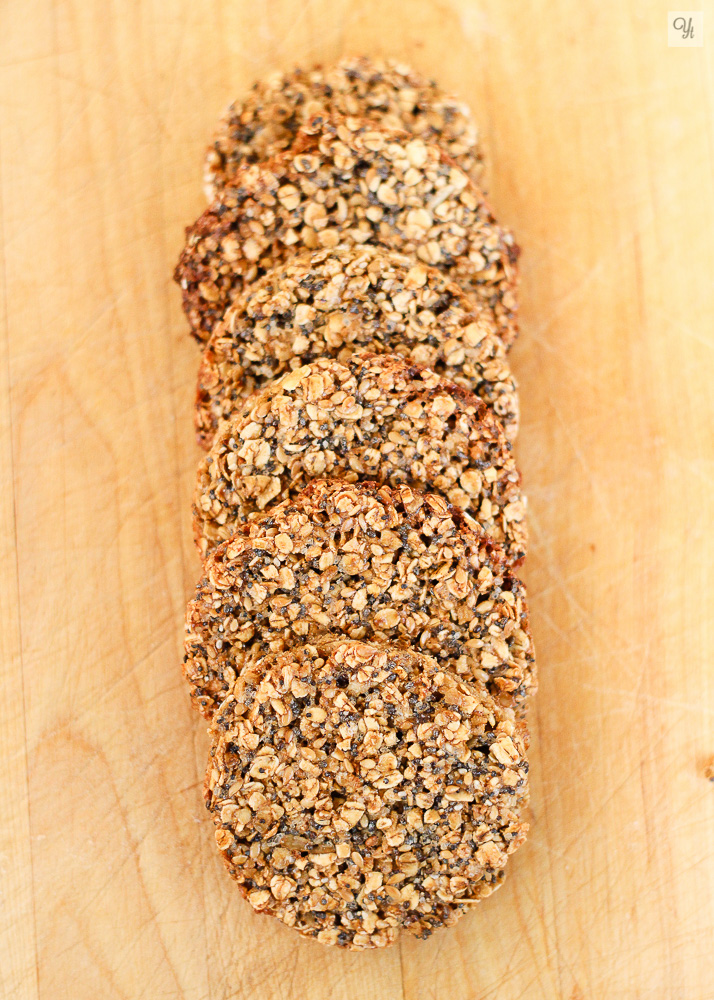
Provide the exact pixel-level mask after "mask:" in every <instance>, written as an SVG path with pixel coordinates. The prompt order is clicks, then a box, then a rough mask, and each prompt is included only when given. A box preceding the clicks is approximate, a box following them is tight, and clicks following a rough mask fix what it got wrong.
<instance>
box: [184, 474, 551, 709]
mask: <svg viewBox="0 0 714 1000" xmlns="http://www.w3.org/2000/svg"><path fill="white" fill-rule="evenodd" d="M203 572H204V575H203V578H202V579H201V581H200V582H199V584H198V587H197V589H196V594H195V597H194V599H193V600H192V601H191V602H190V603H189V605H188V609H187V614H186V637H185V656H184V674H185V676H186V679H187V680H188V683H189V686H190V689H191V697H192V699H193V701H194V704H195V705H196V707H197V708H198V709H199V711H201V712H203V714H204V715H206V716H209V717H210V716H211V715H212V714H213V712H214V711H215V709H216V708H217V707H218V705H219V704H220V703H221V702H222V701H223V699H224V698H225V697H226V695H227V694H229V693H230V691H231V689H232V687H233V685H234V684H235V682H236V678H237V677H238V675H239V674H240V671H241V669H242V667H243V664H244V662H245V660H246V657H247V656H254V655H260V654H262V653H266V652H279V651H280V650H283V649H286V648H290V647H292V646H294V645H296V644H297V643H299V642H308V641H311V640H312V639H313V638H314V637H315V636H316V635H318V634H320V633H322V632H324V631H325V630H334V631H336V632H338V633H344V634H345V635H347V636H348V637H349V638H352V639H365V640H368V641H372V640H375V641H378V642H388V643H391V644H396V645H399V646H401V647H408V646H411V647H412V648H414V649H418V650H420V651H422V652H425V653H429V654H431V655H433V656H435V657H436V658H437V659H439V660H440V661H442V662H445V663H448V665H449V669H450V670H452V671H454V672H456V673H458V674H460V675H464V676H466V677H473V678H475V679H476V680H477V681H478V682H479V683H487V684H488V685H489V690H490V692H491V694H492V695H494V697H497V698H499V699H501V700H502V702H503V703H504V704H512V705H516V706H517V707H518V708H519V710H520V709H521V708H522V707H523V704H524V699H525V697H526V695H527V694H528V693H529V691H530V690H531V689H532V688H533V686H534V676H533V646H532V641H531V638H530V631H529V628H528V611H527V606H526V596H525V588H524V586H523V584H522V583H521V581H520V580H519V579H518V578H517V577H516V576H515V575H514V574H513V573H511V572H510V571H509V568H508V566H507V564H506V561H505V557H504V553H503V550H502V549H501V547H500V546H497V545H496V544H495V543H494V542H492V541H491V540H490V539H488V538H487V536H486V535H485V534H484V533H483V532H482V531H481V530H480V529H479V528H478V527H476V528H473V529H472V528H471V527H469V525H468V524H467V523H466V520H465V517H464V515H463V514H462V513H461V512H460V511H458V510H456V509H454V508H450V507H449V506H448V504H447V503H446V502H445V501H444V500H443V499H442V498H441V497H438V496H433V495H426V496H425V495H423V494H419V493H415V492H414V491H412V490H411V489H410V488H409V487H407V486H399V487H394V488H390V487H387V486H378V485H377V484H375V483H359V484H355V485H350V484H346V483H341V482H339V481H335V482H327V481H324V480H316V481H315V482H313V483H311V484H310V486H308V487H307V488H306V489H305V490H303V491H302V493H300V494H299V495H298V496H297V497H296V498H295V499H294V500H291V501H288V502H285V503H283V504H280V505H279V506H277V507H274V508H272V509H271V510H270V511H268V512H266V513H265V514H263V515H262V516H260V517H258V518H256V519H255V520H252V521H248V522H244V523H243V524H242V525H240V526H239V527H238V529H237V530H236V532H235V534H234V535H233V536H232V537H231V538H230V539H229V541H227V542H224V543H223V544H222V545H219V546H218V548H217V549H215V550H214V551H213V552H212V553H211V554H210V555H209V556H208V558H207V559H206V562H205V565H204V571H203Z"/></svg>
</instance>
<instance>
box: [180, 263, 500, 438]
mask: <svg viewBox="0 0 714 1000" xmlns="http://www.w3.org/2000/svg"><path fill="white" fill-rule="evenodd" d="M359 348H365V349H368V350H371V351H374V352H375V353H377V354H383V353H386V354H400V355H402V356H403V357H406V358H409V359H410V360H412V361H416V362H418V363H420V364H423V365H426V367H427V368H431V369H433V370H434V371H436V372H437V373H438V374H440V375H442V376H444V377H445V378H448V379H451V380H452V381H453V382H456V383H457V384H458V385H461V386H463V387H464V388H466V389H470V390H471V391H472V392H474V393H476V395H477V396H478V397H479V398H480V399H483V401H484V402H485V403H487V404H488V406H489V407H490V408H491V409H492V410H493V412H494V413H495V414H496V416H497V417H498V418H499V420H500V421H501V423H502V424H503V428H504V431H505V432H506V436H507V437H508V438H509V440H511V441H513V440H514V439H515V437H516V434H517V431H518V392H517V384H516V380H515V378H514V376H513V373H512V371H511V368H510V365H509V363H508V359H507V356H506V352H505V349H504V347H503V342H502V341H501V338H500V337H499V335H498V329H497V327H496V324H495V321H494V318H493V315H492V314H491V312H490V310H489V309H487V308H485V307H479V305H478V303H477V302H476V301H475V300H474V299H473V298H472V297H470V296H468V295H466V293H465V292H464V291H463V290H462V289H461V288H459V286H458V285H456V284H454V282H452V281H449V279H448V278H447V277H446V275H445V274H442V272H441V271H438V270H437V269H436V268H433V267H427V266H426V265H425V264H422V263H415V261H414V259H413V258H412V257H406V256H404V255H403V254H397V253H392V252H389V251H386V250H383V249H381V248H379V247H373V246H357V245H355V246H351V247H345V248H343V249H339V250H317V251H307V252H306V253H302V254H299V255H298V256H296V257H294V258H291V259H289V260H287V261H286V262H285V263H284V264H282V265H281V266H280V267H277V268H275V269H274V270H272V271H269V272H268V273H267V274H266V275H264V276H263V277H262V278H261V279H260V280H259V281H257V282H256V283H255V284H254V285H252V286H251V287H250V288H249V289H248V290H247V291H246V292H245V294H243V295H242V296H240V297H239V298H238V300H237V301H236V302H235V303H234V304H233V305H232V306H230V307H229V309H228V310H227V312H226V314H225V316H224V317H223V319H222V321H221V322H220V323H219V324H218V325H217V326H216V327H215V329H214V331H213V333H212V335H211V338H210V340H209V342H208V344H207V345H206V349H205V351H204V354H203V361H202V364H201V368H200V371H199V376H198V387H197V393H196V432H197V436H198V440H199V443H200V444H201V445H202V447H204V448H207V447H209V446H210V443H211V440H212V438H213V435H214V433H215V430H216V427H217V425H218V423H219V422H220V421H221V420H226V419H229V418H230V417H231V416H232V415H233V413H235V412H236V410H238V409H240V408H241V405H242V402H243V399H244V398H245V397H246V396H249V395H250V394H251V393H252V392H254V391H256V390H260V389H263V388H264V387H265V386H266V384H267V383H268V382H270V381H272V380H273V379H275V378H278V377H279V376H281V375H283V374H284V373H285V372H288V371H290V370H292V369H294V368H299V367H300V366H301V365H304V364H308V363H309V362H311V361H315V360H316V359H317V358H322V357H335V358H338V359H339V360H345V359H346V358H347V357H348V356H349V355H350V354H351V353H352V352H353V351H354V350H357V349H359Z"/></svg>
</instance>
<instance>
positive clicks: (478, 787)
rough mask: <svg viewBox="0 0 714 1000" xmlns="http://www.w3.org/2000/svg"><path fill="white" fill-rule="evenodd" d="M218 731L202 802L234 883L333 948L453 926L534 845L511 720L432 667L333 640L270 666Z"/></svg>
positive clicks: (256, 903) (261, 669) (259, 666)
mask: <svg viewBox="0 0 714 1000" xmlns="http://www.w3.org/2000/svg"><path fill="white" fill-rule="evenodd" d="M212 734H213V748H212V751H211V757H210V758H209V763H208V771H207V776H206V802H207V806H208V808H209V810H210V811H211V813H212V814H213V819H214V822H215V824H216V842H217V844H218V847H219V848H220V850H221V853H222V854H223V857H224V860H225V862H226V865H227V867H228V870H229V872H230V874H231V875H232V876H233V877H234V878H235V879H236V880H237V881H238V883H239V884H240V885H241V887H242V889H243V892H244V894H245V895H246V897H247V898H248V900H249V902H250V903H251V904H252V905H253V907H254V908H255V909H256V910H258V911H261V912H265V913H270V914H272V915H273V916H276V917H279V918H280V919H281V920H283V921H284V922H285V923H286V924H288V925H289V926H292V927H295V928H296V929H297V930H298V931H300V932H301V933H302V934H305V935H308V936H310V937H315V938H317V940H318V941H321V942H323V943H325V944H336V945H342V946H343V947H347V948H351V949H355V950H356V949H362V948H374V947H380V946H383V945H387V944H390V943H391V942H392V941H393V940H394V937H395V935H396V933H397V931H398V930H399V929H400V928H405V929H407V930H409V931H411V932H412V933H415V934H417V935H418V936H420V937H426V936H427V935H428V934H430V933H431V931H432V930H434V929H435V928H436V927H439V926H444V925H446V924H450V923H453V922H454V920H455V919H456V918H457V917H458V916H459V915H460V913H461V912H462V911H463V909H464V907H463V904H462V901H475V900H478V899H480V898H482V897H483V896H485V895H488V894H489V892H491V891H492V890H493V889H494V888H495V886H496V885H497V884H498V882H499V881H500V878H501V875H502V872H503V868H504V865H505V864H506V860H507V857H508V855H509V854H510V853H512V852H513V851H514V850H515V849H516V848H517V847H518V846H519V845H520V844H521V843H522V842H523V840H524V838H525V832H526V828H527V827H526V824H525V823H524V821H523V818H522V816H521V815H520V810H521V809H522V806H523V804H524V801H525V799H526V796H527V771H528V766H527V763H526V760H525V756H524V744H523V739H522V736H521V734H520V732H519V730H518V728H517V726H516V724H515V723H514V720H513V714H512V712H510V711H508V710H504V709H502V708H501V707H500V706H499V705H497V704H496V703H495V702H494V701H493V699H492V698H491V697H490V696H489V695H488V694H486V693H485V692H484V691H483V690H482V689H479V688H478V687H477V686H475V685H474V684H471V683H468V682H465V681H464V680H461V679H458V678H457V677H455V676H453V675H452V674H450V673H449V672H448V671H444V670H443V668H441V667H440V666H439V664H438V663H437V662H436V661H435V660H433V659H432V658H431V657H428V656H422V655H420V654H418V653H414V652H412V651H399V650H395V649H391V648H389V647H386V648H385V647H380V646H378V645H368V644H365V643H362V642H355V641H334V642H330V641H325V640H318V641H317V642H315V644H313V645H305V646H303V647H302V648H296V649H293V650H290V651H288V652H284V653H278V654H273V655H269V656H266V657H265V658H263V659H261V660H259V661H258V662H256V663H254V664H251V665H250V666H249V667H248V668H247V669H246V670H245V672H244V673H243V674H242V675H241V677H240V678H239V680H238V682H237V683H236V685H235V686H234V689H233V692H232V694H231V695H230V696H229V697H228V698H227V699H226V701H225V702H224V703H223V704H222V706H221V708H220V710H219V711H218V713H217V715H216V717H215V720H214V724H213V727H212Z"/></svg>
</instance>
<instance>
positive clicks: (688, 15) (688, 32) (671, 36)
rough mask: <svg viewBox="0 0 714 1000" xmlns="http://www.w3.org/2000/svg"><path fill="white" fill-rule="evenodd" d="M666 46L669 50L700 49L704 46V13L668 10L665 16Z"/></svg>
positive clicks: (699, 11)
mask: <svg viewBox="0 0 714 1000" xmlns="http://www.w3.org/2000/svg"><path fill="white" fill-rule="evenodd" d="M667 45H668V46H669V47H670V49H672V48H675V49H677V48H679V49H684V48H698V49H700V48H701V47H702V46H703V45H704V12H703V11H701V10H670V11H669V12H668V14H667Z"/></svg>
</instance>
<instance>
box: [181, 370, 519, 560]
mask: <svg viewBox="0 0 714 1000" xmlns="http://www.w3.org/2000/svg"><path fill="white" fill-rule="evenodd" d="M323 477H324V478H329V479H340V480H343V481H345V482H358V481H360V480H374V481H375V482H380V483H387V484H389V485H391V486H396V485H398V484H400V483H406V484H408V485H410V486H411V487H413V488H414V489H415V490H421V491H424V492H428V493H438V494H440V495H441V496H443V497H444V498H445V499H446V500H448V501H449V502H450V503H452V504H454V506H456V507H459V508H460V509H462V510H464V511H465V512H466V513H467V514H468V515H469V516H470V517H472V518H473V519H474V520H475V521H476V522H477V523H478V524H479V525H480V526H481V527H482V528H483V529H484V531H485V532H486V534H487V535H488V536H489V537H490V538H492V539H494V541H497V542H500V543H501V544H502V545H503V547H504V549H505V551H506V556H507V559H508V561H509V562H510V563H512V564H513V565H514V566H515V565H519V564H520V563H521V562H522V560H523V558H524V556H525V553H526V545H527V529H526V520H525V515H526V503H525V498H524V497H523V494H522V492H521V486H520V480H521V477H520V474H519V472H518V469H517V468H516V463H515V460H514V458H513V454H512V452H511V446H510V443H509V442H508V440H507V439H506V437H505V435H504V433H503V429H502V427H501V425H500V423H499V421H498V420H497V418H496V417H495V416H494V415H493V413H491V411H490V410H489V409H488V408H487V407H486V405H485V403H483V402H481V400H479V399H478V398H477V397H476V396H474V395H473V394H472V393H470V392H467V390H466V389H462V388H461V387H460V386H457V385H456V384H455V383H453V382H448V381H446V380H445V379H442V378H440V377H439V376H438V375H436V374H435V373H434V372H432V371H431V370H430V369H428V368H423V367H422V366H421V365H415V364H414V363H413V362H410V361H407V360H405V359H404V358H400V357H398V356H396V355H393V354H371V353H369V352H365V351H357V352H356V353H355V354H353V355H351V356H350V357H348V358H346V359H345V361H344V362H341V361H336V360H334V359H331V358H323V359H321V360H319V361H313V362H312V363H311V364H309V365H305V366H304V367H302V368H297V369H295V371H292V372H288V373H287V374H285V375H283V376H282V377H281V378H279V379H278V380H277V381H275V382H272V383H271V384H270V385H268V386H267V387H266V388H265V389H263V390H262V391H261V392H258V393H255V395H253V396H251V397H250V398H249V399H247V400H246V401H245V402H244V405H243V408H242V410H240V411H239V412H238V413H237V414H236V415H235V416H234V417H233V418H232V419H231V420H228V421H226V422H224V423H223V424H221V426H220V428H219V430H218V433H217V435H216V438H215V440H214V442H213V447H212V448H211V450H210V452H209V453H208V455H207V456H206V458H205V459H204V460H203V462H201V464H200V466H199V470H198V479H197V485H196V494H195V501H194V531H195V536H196V542H197V544H198V547H199V550H200V551H201V553H202V554H203V555H205V553H206V552H207V551H208V549H210V548H212V547H214V546H215V545H217V544H219V543H220V542H223V541H225V540H226V539H227V538H230V536H231V535H232V534H233V532H234V531H235V529H236V527H237V526H238V524H239V523H240V522H241V521H244V520H246V519H247V518H248V517H249V516H250V515H252V514H254V513H255V512H256V511H260V510H264V509H265V508H267V507H268V506H270V505H273V504H274V503H275V502H277V501H281V500H285V499H287V498H288V497H292V496H295V495H296V494H297V493H299V492H300V490H301V489H302V488H303V487H304V486H305V485H307V483H308V482H309V481H310V480H312V479H317V478H323Z"/></svg>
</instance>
